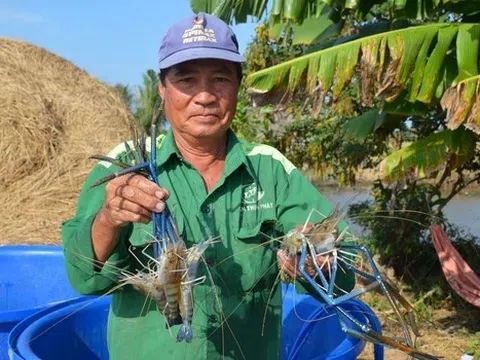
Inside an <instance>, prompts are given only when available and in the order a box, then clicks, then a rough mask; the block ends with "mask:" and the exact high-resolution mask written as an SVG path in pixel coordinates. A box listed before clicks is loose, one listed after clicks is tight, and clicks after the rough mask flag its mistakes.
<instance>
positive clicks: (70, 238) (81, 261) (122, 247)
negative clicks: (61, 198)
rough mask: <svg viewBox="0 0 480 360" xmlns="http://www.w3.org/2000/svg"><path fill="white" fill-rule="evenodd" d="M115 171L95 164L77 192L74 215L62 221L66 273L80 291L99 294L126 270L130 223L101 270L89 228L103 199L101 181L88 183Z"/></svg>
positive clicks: (108, 287) (127, 267)
mask: <svg viewBox="0 0 480 360" xmlns="http://www.w3.org/2000/svg"><path fill="white" fill-rule="evenodd" d="M116 170H118V167H116V166H110V167H106V166H104V165H102V164H98V165H97V166H95V168H94V169H93V170H92V172H91V173H90V175H89V176H88V178H87V180H86V182H85V184H84V185H83V188H82V190H81V192H80V197H79V200H78V206H77V212H76V215H75V217H73V218H71V219H69V220H67V221H65V222H63V223H62V243H63V251H64V257H65V265H66V270H67V275H68V278H69V280H70V283H71V285H72V287H73V288H74V289H75V290H76V291H78V292H79V293H81V294H102V293H105V292H107V291H109V290H110V289H112V288H113V287H114V286H115V285H116V284H117V283H118V280H119V277H120V275H121V271H125V270H128V269H129V265H130V264H129V256H128V238H129V236H130V234H131V231H132V226H131V225H127V226H125V227H124V228H122V231H121V232H120V239H119V242H118V244H117V246H116V248H115V249H114V251H113V252H112V254H111V255H110V257H109V258H108V259H107V261H106V262H105V264H104V265H103V267H102V268H101V270H99V268H98V267H97V266H96V265H95V258H94V253H93V247H92V235H91V228H92V223H93V221H94V219H95V216H96V214H97V212H98V211H99V210H100V208H101V207H102V204H103V201H104V199H105V186H106V185H105V184H104V185H100V186H97V187H94V188H90V186H91V185H92V184H93V183H94V182H95V181H97V180H99V179H101V178H102V177H104V176H106V175H108V174H109V173H112V172H113V171H116Z"/></svg>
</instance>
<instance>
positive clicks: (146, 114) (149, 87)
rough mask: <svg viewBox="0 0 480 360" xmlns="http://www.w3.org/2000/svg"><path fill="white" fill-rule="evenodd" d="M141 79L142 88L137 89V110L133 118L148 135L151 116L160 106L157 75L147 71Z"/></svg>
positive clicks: (152, 71) (150, 70)
mask: <svg viewBox="0 0 480 360" xmlns="http://www.w3.org/2000/svg"><path fill="white" fill-rule="evenodd" d="M142 77H143V86H139V87H138V99H137V104H138V108H137V111H136V113H135V118H136V119H137V121H138V123H139V125H140V127H141V128H143V129H144V130H145V131H146V132H147V133H149V132H150V125H151V123H152V118H153V114H154V113H155V111H157V109H158V107H159V106H160V104H161V98H160V94H159V93H158V83H159V78H158V74H157V73H156V72H155V71H154V70H152V69H149V70H147V72H146V73H145V74H143V75H142Z"/></svg>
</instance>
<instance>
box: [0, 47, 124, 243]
mask: <svg viewBox="0 0 480 360" xmlns="http://www.w3.org/2000/svg"><path fill="white" fill-rule="evenodd" d="M132 126H133V120H132V116H131V114H130V113H129V111H128V109H127V108H126V106H125V104H124V103H123V101H122V99H121V98H120V97H119V96H118V95H117V93H116V92H115V91H114V90H113V89H112V88H110V87H108V86H107V85H105V84H102V83H100V82H99V81H97V80H96V79H94V78H93V77H91V76H89V75H88V74H87V73H86V72H85V71H83V70H81V69H79V68H77V67H76V66H75V65H73V64H72V63H70V62H68V61H67V60H65V59H62V58H60V57H58V56H56V55H54V54H52V53H50V52H48V51H47V50H45V49H42V48H39V47H36V46H33V45H29V44H26V43H23V42H19V41H14V40H9V39H2V38H0V154H1V162H0V244H13V243H19V244H21V243H59V242H60V224H61V222H62V221H63V220H65V219H67V218H69V217H71V216H73V215H74V213H75V207H76V202H77V198H78V194H79V191H80V188H81V185H82V183H83V182H84V180H85V178H86V176H87V175H88V172H89V171H90V170H91V168H92V166H93V165H94V164H95V162H94V161H92V160H88V159H87V158H88V156H89V155H91V154H94V153H100V154H106V153H107V152H108V151H109V150H110V149H111V148H113V147H114V146H115V145H117V144H118V143H120V142H122V141H124V140H126V139H129V138H130V136H129V134H130V133H131V127H132Z"/></svg>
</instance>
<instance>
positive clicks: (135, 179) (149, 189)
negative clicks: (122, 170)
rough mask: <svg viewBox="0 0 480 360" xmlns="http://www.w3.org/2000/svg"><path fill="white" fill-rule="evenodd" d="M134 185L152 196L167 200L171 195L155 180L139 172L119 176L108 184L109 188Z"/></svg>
mask: <svg viewBox="0 0 480 360" xmlns="http://www.w3.org/2000/svg"><path fill="white" fill-rule="evenodd" d="M122 185H123V186H127V185H128V186H133V187H136V188H139V189H140V190H142V191H143V192H144V193H145V194H148V195H150V196H155V197H157V198H158V199H160V200H167V199H168V197H169V196H170V194H169V192H168V191H167V190H166V189H163V188H161V187H160V186H158V185H157V184H155V183H154V182H153V181H150V180H148V179H147V178H146V177H145V176H142V175H138V174H127V175H123V176H119V177H118V178H116V179H114V180H112V181H110V182H109V184H108V185H107V191H108V188H109V187H110V188H112V189H115V190H116V188H118V187H120V186H122Z"/></svg>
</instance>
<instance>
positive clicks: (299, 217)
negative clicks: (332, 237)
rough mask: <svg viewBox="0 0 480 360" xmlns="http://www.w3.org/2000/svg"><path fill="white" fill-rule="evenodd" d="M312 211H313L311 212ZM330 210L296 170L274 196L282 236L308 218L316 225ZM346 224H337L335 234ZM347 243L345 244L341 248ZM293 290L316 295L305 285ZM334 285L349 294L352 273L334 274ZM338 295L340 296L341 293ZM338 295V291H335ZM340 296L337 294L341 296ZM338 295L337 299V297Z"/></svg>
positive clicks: (349, 271) (321, 197) (326, 202)
mask: <svg viewBox="0 0 480 360" xmlns="http://www.w3.org/2000/svg"><path fill="white" fill-rule="evenodd" d="M313 209H314V211H312V210H313ZM332 210H333V206H332V205H331V204H330V202H329V201H328V200H327V198H326V197H325V196H323V195H322V194H321V193H320V192H319V191H318V190H317V189H316V188H315V187H314V186H313V185H312V184H311V183H310V181H308V180H307V179H306V178H305V177H304V176H303V175H302V174H301V173H300V171H298V170H297V169H293V170H291V172H290V173H287V174H286V177H285V182H284V184H283V185H282V187H281V188H280V191H279V193H278V202H277V216H278V219H279V222H280V226H281V231H282V232H283V233H284V234H286V233H287V232H288V231H290V230H291V229H294V228H295V227H297V226H298V225H303V224H304V223H305V222H306V221H307V219H308V217H309V215H311V217H310V219H308V221H309V222H319V221H321V220H323V219H324V217H325V216H328V215H329V214H330V212H331V211H332ZM345 226H347V224H346V223H345V222H341V223H340V224H339V231H342V229H344V228H345ZM347 243H349V242H348V241H346V242H345V244H347ZM296 283H297V284H298V286H297V290H298V291H299V292H302V293H305V292H309V293H310V294H312V295H314V296H315V297H317V296H316V292H315V290H314V289H313V287H311V286H310V285H306V282H305V283H304V282H303V281H297V282H296ZM335 285H336V286H337V287H338V288H340V289H342V290H343V291H345V292H350V291H351V290H352V289H353V287H354V286H355V276H354V273H353V271H351V270H346V271H345V272H344V271H342V270H340V269H339V270H338V271H337V276H336V281H335ZM343 291H341V293H343ZM337 292H338V291H337ZM341 293H340V294H341ZM340 294H339V295H340Z"/></svg>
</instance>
